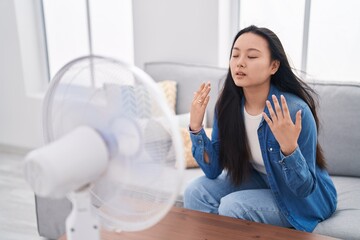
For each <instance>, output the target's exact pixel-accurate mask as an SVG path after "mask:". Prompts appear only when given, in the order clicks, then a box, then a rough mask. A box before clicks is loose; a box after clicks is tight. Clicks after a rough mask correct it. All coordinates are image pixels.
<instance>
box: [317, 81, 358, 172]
mask: <svg viewBox="0 0 360 240" xmlns="http://www.w3.org/2000/svg"><path fill="white" fill-rule="evenodd" d="M311 86H313V87H314V89H315V91H317V92H318V94H319V119H320V133H319V142H320V144H321V146H322V148H323V150H324V154H325V158H326V161H327V163H328V170H329V173H330V174H332V175H344V176H357V177H360V147H359V146H360V124H359V119H360V85H359V84H347V83H325V82H317V83H315V84H311Z"/></svg>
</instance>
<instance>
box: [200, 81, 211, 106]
mask: <svg viewBox="0 0 360 240" xmlns="http://www.w3.org/2000/svg"><path fill="white" fill-rule="evenodd" d="M210 90H211V86H210V83H208V84H206V85H205V86H204V89H203V90H202V91H201V94H200V95H199V96H198V98H197V102H203V101H204V100H205V98H206V97H207V96H208V94H209V92H210Z"/></svg>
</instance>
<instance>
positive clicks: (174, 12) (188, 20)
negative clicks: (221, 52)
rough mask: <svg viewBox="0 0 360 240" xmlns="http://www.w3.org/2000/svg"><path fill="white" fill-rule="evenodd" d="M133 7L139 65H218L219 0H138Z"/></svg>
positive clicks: (137, 62) (136, 60) (136, 61)
mask: <svg viewBox="0 0 360 240" xmlns="http://www.w3.org/2000/svg"><path fill="white" fill-rule="evenodd" d="M222 1H223V0H222ZM133 10H134V13H133V14H134V15H133V16H134V41H135V45H134V46H135V64H136V65H137V66H139V67H142V66H143V64H144V63H145V62H149V61H178V62H187V63H195V64H206V65H214V66H216V65H217V64H218V0H147V1H144V0H134V1H133Z"/></svg>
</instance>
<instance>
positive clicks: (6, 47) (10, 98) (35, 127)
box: [0, 0, 42, 148]
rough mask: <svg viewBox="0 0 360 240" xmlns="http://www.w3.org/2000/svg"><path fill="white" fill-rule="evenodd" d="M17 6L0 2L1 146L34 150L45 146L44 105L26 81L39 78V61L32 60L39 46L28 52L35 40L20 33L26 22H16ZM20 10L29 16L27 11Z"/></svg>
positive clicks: (13, 2)
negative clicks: (43, 129) (43, 134)
mask: <svg viewBox="0 0 360 240" xmlns="http://www.w3.org/2000/svg"><path fill="white" fill-rule="evenodd" d="M25 2H30V1H26V0H24V3H25ZM15 4H16V1H14V0H1V1H0V36H1V37H0V83H1V84H0V144H1V145H9V146H15V147H22V148H31V147H34V146H39V145H40V144H41V143H42V130H41V101H40V100H39V97H30V96H29V95H30V92H29V91H32V93H35V88H34V86H31V87H29V88H26V84H25V82H26V81H25V79H27V80H30V79H31V78H37V77H39V75H38V74H37V72H38V71H36V68H37V66H38V65H39V64H38V63H39V61H37V58H36V56H33V57H32V58H28V57H29V55H28V54H30V53H32V51H33V50H34V49H37V47H38V46H37V45H36V44H34V45H32V46H28V47H31V48H28V49H24V48H25V47H26V46H27V43H34V42H33V41H32V40H33V39H34V38H26V39H25V37H28V36H25V35H26V31H23V32H22V33H20V32H19V31H18V26H21V25H22V24H23V22H18V21H17V19H16V11H15ZM25 5H26V4H25ZM25 5H24V6H25ZM19 10H20V12H21V13H22V14H25V12H23V11H22V10H24V9H19ZM20 12H18V13H20ZM31 26H32V22H31V21H30V22H27V28H31ZM20 34H25V35H20ZM20 36H22V38H21V37H20ZM22 53H24V54H23V55H22ZM27 61H32V62H33V63H31V62H30V64H29V62H27ZM26 63H27V66H26V67H25V65H24V64H26ZM25 76H26V77H25ZM37 82H38V83H39V82H41V81H37ZM35 85H37V84H35Z"/></svg>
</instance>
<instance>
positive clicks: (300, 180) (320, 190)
mask: <svg viewBox="0 0 360 240" xmlns="http://www.w3.org/2000/svg"><path fill="white" fill-rule="evenodd" d="M273 94H274V95H275V96H277V97H278V98H279V97H280V95H281V94H283V95H284V96H285V98H286V101H287V104H288V107H289V111H290V115H291V118H292V120H293V122H295V115H296V112H297V111H298V110H301V119H302V130H301V133H300V136H299V139H298V148H297V149H296V150H295V151H294V152H293V153H292V154H291V155H289V156H284V155H283V154H282V152H281V151H280V146H279V144H278V142H277V141H276V139H275V137H274V135H273V133H272V132H271V130H270V128H269V126H268V125H267V123H266V121H264V119H262V120H261V122H260V125H259V127H258V130H257V133H258V137H259V142H260V148H261V153H262V157H263V160H264V165H265V169H266V172H267V176H268V180H269V185H270V189H271V191H272V193H273V195H274V197H275V199H276V202H277V204H278V207H279V208H280V210H281V212H282V213H283V214H284V216H286V218H287V220H288V221H289V222H290V223H291V224H292V226H293V227H294V228H296V229H298V230H302V231H307V232H312V231H313V230H314V228H315V227H316V225H317V224H318V222H321V221H323V220H325V219H327V218H329V217H330V216H331V215H332V214H333V213H334V211H335V209H336V204H337V194H336V189H335V187H334V184H333V182H332V180H331V179H330V176H329V174H328V172H327V171H326V170H324V169H320V168H319V167H318V166H317V164H316V143H317V129H316V123H315V120H314V117H313V115H312V113H311V111H310V108H309V107H308V105H307V104H306V103H305V102H304V101H303V100H302V99H300V98H299V97H297V96H295V95H293V94H290V93H286V92H281V91H279V90H278V89H277V88H276V87H275V86H273V85H272V86H271V88H270V92H269V96H268V100H269V101H270V102H272V99H271V96H272V95H273ZM242 102H244V101H242ZM239 104H240V103H239ZM242 105H243V104H242ZM242 109H244V108H242ZM264 111H265V113H267V114H268V116H269V112H268V110H267V108H265V109H264ZM190 137H191V140H192V153H193V156H194V158H195V159H196V161H197V162H198V164H199V166H200V167H201V168H202V170H203V171H204V173H205V175H206V176H207V177H208V178H211V179H214V178H217V177H218V176H219V175H220V174H221V172H222V171H223V168H222V167H221V164H220V162H219V152H220V139H219V129H218V125H217V117H216V116H215V118H214V125H213V131H212V136H211V140H210V139H209V138H208V137H207V136H206V134H205V131H204V130H201V131H200V133H198V134H191V135H190ZM204 151H206V152H207V154H208V156H209V159H210V163H206V162H205V161H204Z"/></svg>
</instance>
